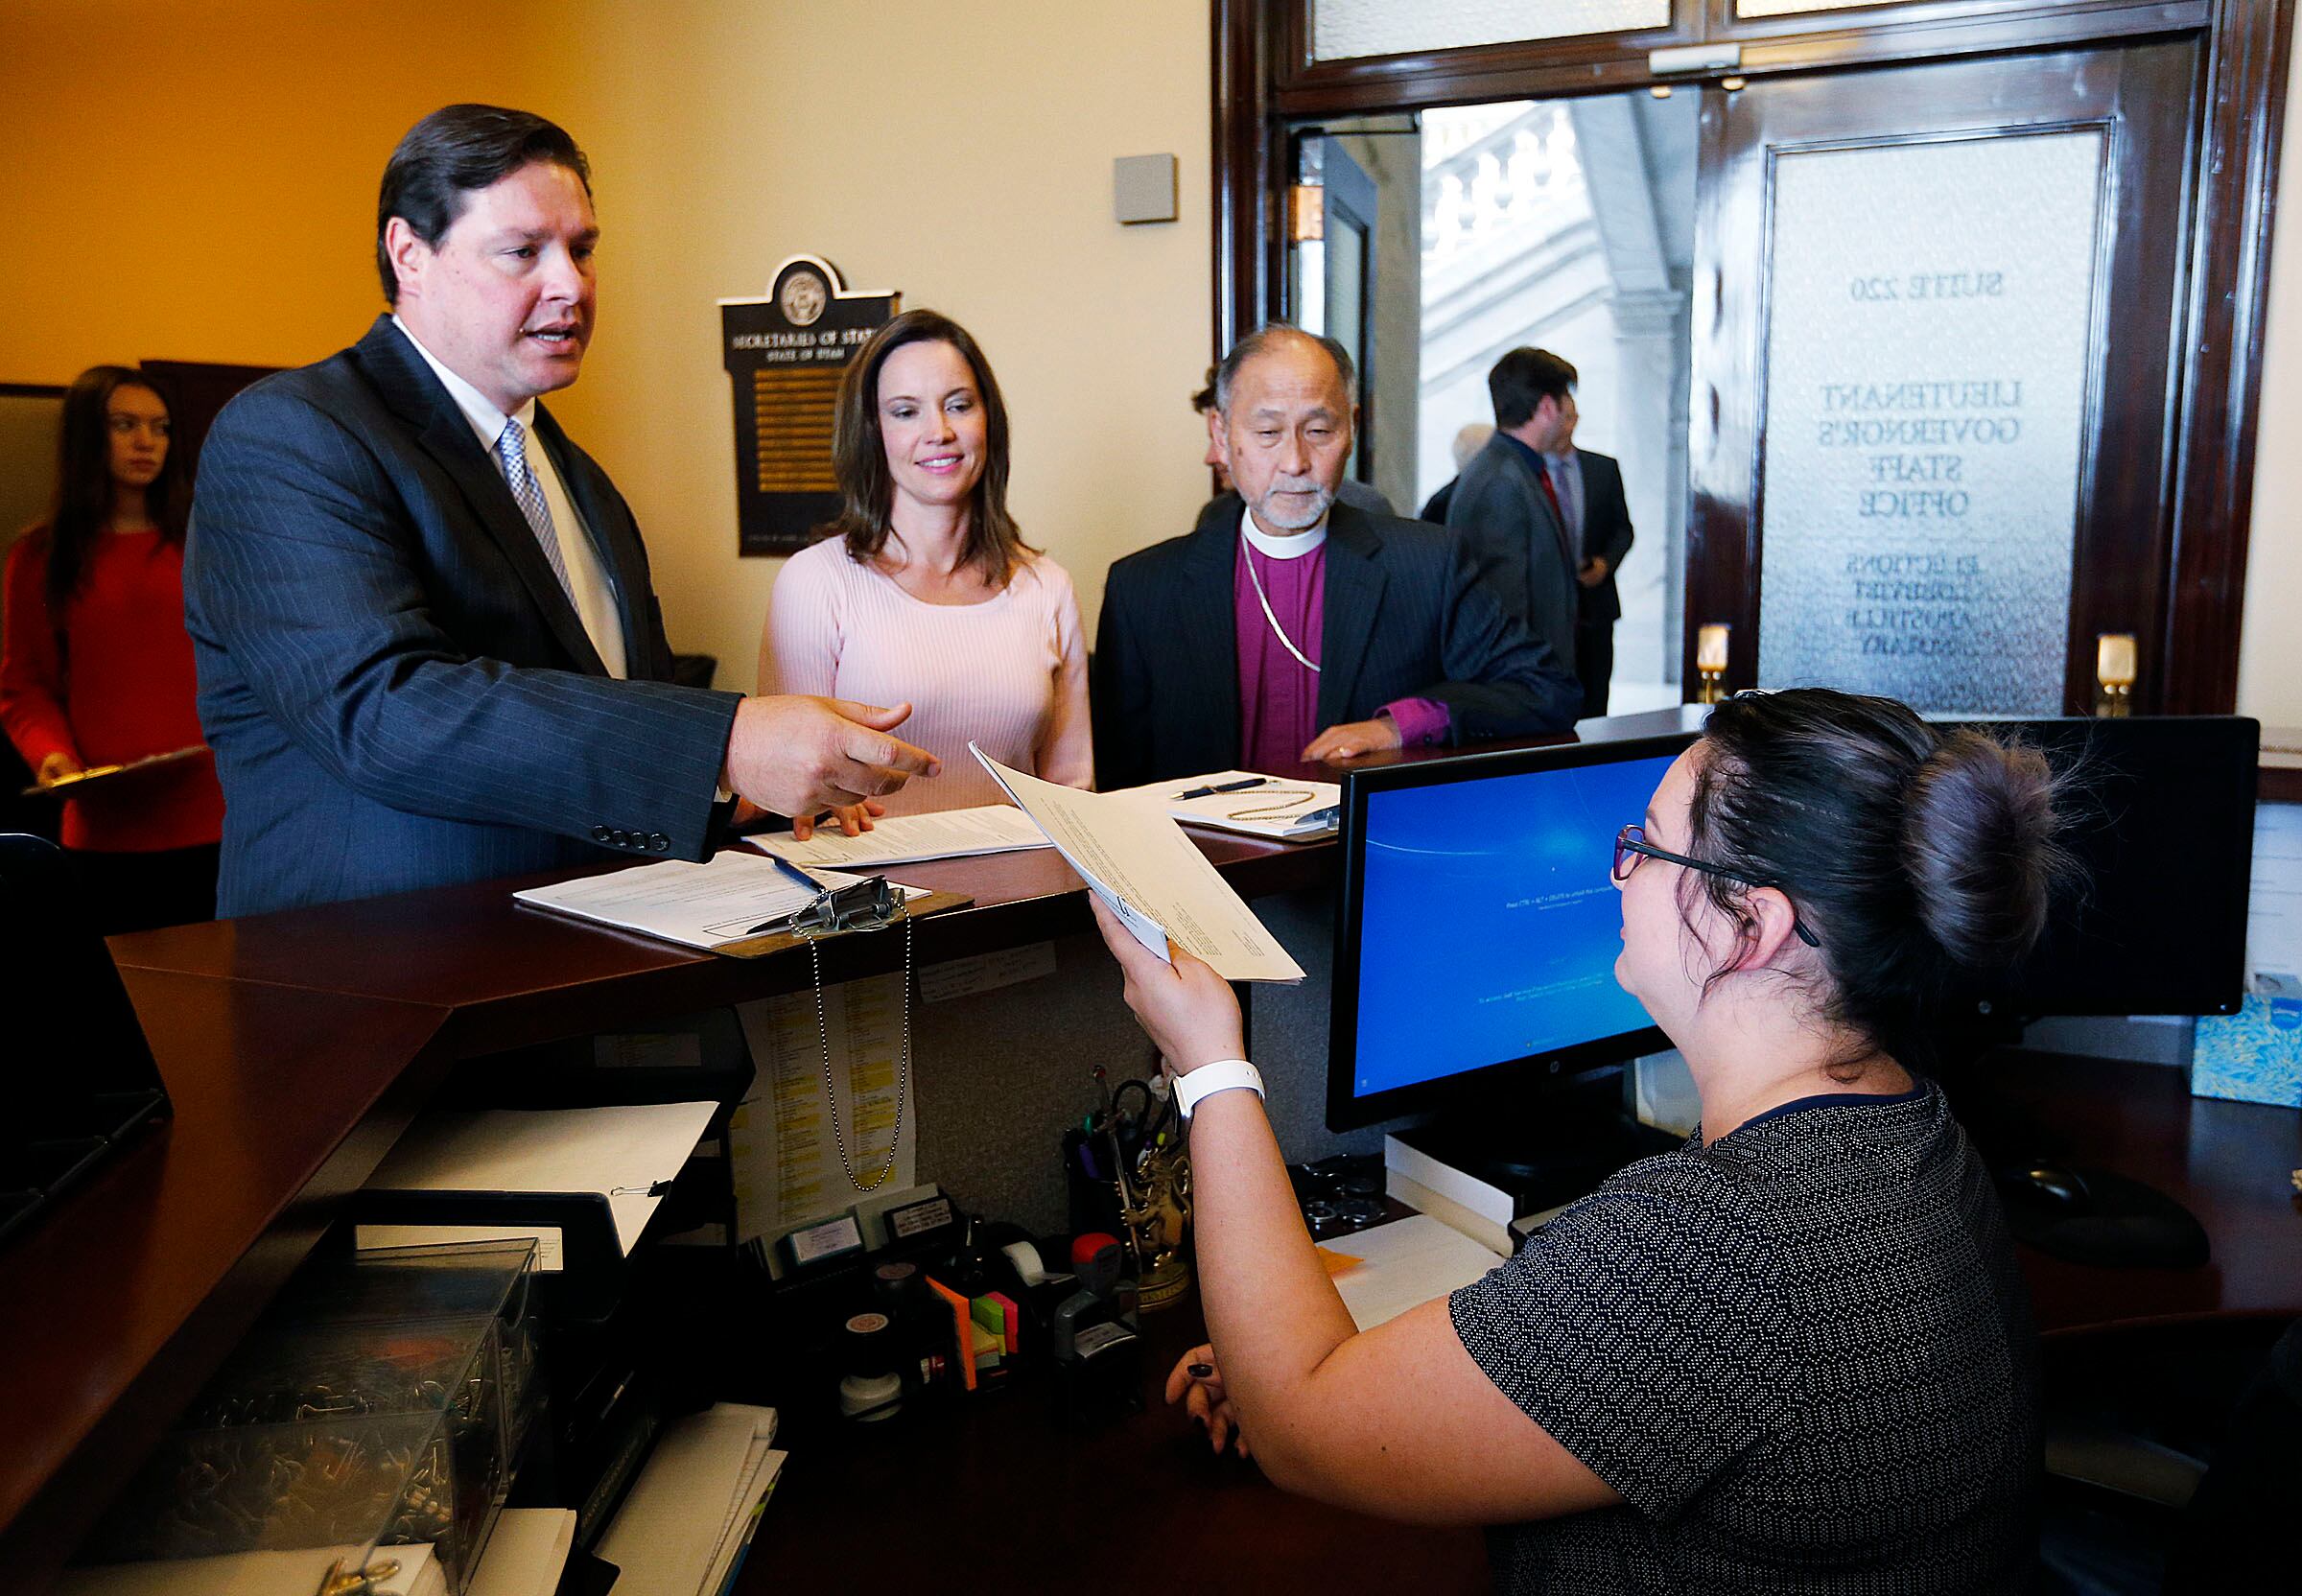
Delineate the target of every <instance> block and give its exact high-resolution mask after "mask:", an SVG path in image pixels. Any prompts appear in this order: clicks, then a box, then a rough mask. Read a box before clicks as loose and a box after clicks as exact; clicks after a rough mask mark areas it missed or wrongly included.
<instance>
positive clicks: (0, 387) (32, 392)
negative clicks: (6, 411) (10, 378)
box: [0, 383, 64, 399]
mask: <svg viewBox="0 0 2302 1596" xmlns="http://www.w3.org/2000/svg"><path fill="white" fill-rule="evenodd" d="M63 396H64V389H63V387H62V385H61V384H59V383H0V399H61V398H62V397H63Z"/></svg>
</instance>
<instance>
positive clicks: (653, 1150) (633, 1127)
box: [359, 1103, 719, 1255]
mask: <svg viewBox="0 0 2302 1596" xmlns="http://www.w3.org/2000/svg"><path fill="white" fill-rule="evenodd" d="M718 1106H719V1105H718V1104H716V1103H644V1104H635V1105H626V1106H620V1107H615V1108H599V1109H488V1110H485V1111H483V1112H481V1113H478V1114H427V1115H424V1116H423V1117H422V1118H420V1119H418V1120H417V1121H416V1122H415V1123H414V1124H412V1125H411V1126H410V1127H409V1128H408V1133H407V1134H406V1135H405V1136H403V1137H401V1138H400V1139H399V1142H398V1144H397V1145H395V1146H394V1147H393V1148H392V1150H391V1151H390V1152H389V1153H387V1154H386V1155H385V1156H384V1162H382V1163H380V1164H378V1165H377V1166H376V1172H375V1173H374V1174H373V1175H371V1176H369V1177H368V1180H367V1185H368V1189H369V1190H371V1191H486V1192H495V1191H522V1192H598V1193H599V1194H600V1195H601V1196H604V1197H605V1198H606V1199H607V1206H608V1211H609V1212H610V1213H612V1214H613V1215H614V1217H615V1223H616V1240H617V1242H618V1243H619V1244H620V1245H621V1246H622V1249H623V1251H624V1253H625V1254H626V1255H628V1254H629V1253H630V1252H631V1249H632V1246H633V1244H634V1243H635V1242H637V1241H638V1240H639V1239H640V1232H642V1231H643V1230H645V1229H646V1227H647V1220H648V1218H649V1216H650V1215H652V1214H653V1213H654V1212H655V1210H656V1208H657V1206H658V1205H660V1204H661V1203H662V1202H663V1197H662V1196H661V1194H660V1193H654V1192H653V1191H652V1188H653V1187H654V1186H655V1185H657V1184H658V1183H669V1181H670V1180H671V1179H672V1178H673V1177H675V1176H676V1175H678V1173H679V1171H680V1169H681V1167H682V1166H683V1165H685V1164H686V1163H687V1162H688V1159H689V1157H690V1155H692V1154H693V1152H694V1151H695V1143H696V1142H697V1141H698V1140H699V1139H701V1138H702V1136H703V1131H704V1127H705V1126H706V1125H709V1124H710V1123H711V1120H712V1115H713V1113H714V1112H715V1111H716V1109H717V1108H718ZM428 1228H429V1227H423V1226H378V1225H368V1226H363V1227H361V1231H362V1234H361V1237H360V1238H359V1239H360V1240H361V1242H362V1243H363V1244H364V1245H368V1246H383V1245H401V1244H404V1243H402V1242H381V1241H375V1240H373V1239H371V1238H372V1237H373V1236H375V1235H377V1234H378V1233H380V1232H402V1231H405V1232H418V1231H422V1230H425V1229H428ZM522 1233H526V1232H522ZM409 1239H411V1240H414V1241H425V1240H430V1239H432V1238H431V1237H429V1236H423V1235H413V1234H411V1236H410V1238H409Z"/></svg>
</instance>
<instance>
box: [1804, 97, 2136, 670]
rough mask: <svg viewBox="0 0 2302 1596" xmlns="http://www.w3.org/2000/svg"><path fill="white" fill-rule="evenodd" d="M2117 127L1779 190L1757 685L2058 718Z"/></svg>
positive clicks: (1923, 155) (1850, 158)
mask: <svg viewBox="0 0 2302 1596" xmlns="http://www.w3.org/2000/svg"><path fill="white" fill-rule="evenodd" d="M2101 168H2102V133H2101V132H2100V131H2099V130H2086V131H2081V132H2069V133H2042V134H2025V135H2019V136H2009V137H1999V138H1974V139H1963V140H1958V141H1954V142H1949V143H1941V144H1914V145H1899V146H1894V147H1891V148H1882V149H1870V150H1835V151H1808V152H1791V153H1784V154H1782V155H1780V156H1778V157H1777V159H1776V161H1775V164H1774V170H1773V216H1774V238H1773V279H1772V281H1771V282H1770V284H1769V286H1768V295H1767V297H1768V326H1767V415H1766V433H1765V436H1766V440H1767V441H1766V459H1765V473H1766V474H1765V477H1764V479H1763V481H1764V483H1765V487H1764V498H1763V501H1762V503H1761V505H1760V527H1761V535H1762V537H1763V540H1764V544H1763V547H1764V553H1763V556H1762V575H1761V585H1760V589H1759V600H1760V606H1761V607H1760V616H1759V659H1758V667H1759V680H1760V681H1761V682H1762V683H1763V684H1765V685H1767V686H1770V687H1789V686H1795V685H1797V684H1801V683H1821V684H1826V685H1828V686H1832V687H1842V688H1849V689H1853V690H1856V691H1860V692H1884V693H1891V694H1892V695H1893V696H1895V697H1898V698H1906V699H1909V700H1910V701H1911V702H1912V703H1914V704H1916V705H1917V706H1918V707H1920V708H1922V709H1930V710H1969V711H1983V712H1998V713H2003V714H2020V715H2052V714H2056V713H2059V711H2060V708H2061V703H2062V677H2063V663H2064V662H2063V656H2064V651H2065V648H2066V646H2067V635H2068V630H2069V612H2070V575H2071V549H2072V542H2073V539H2074V537H2075V536H2076V532H2077V516H2078V496H2079V443H2080V430H2081V427H2082V423H2083V414H2084V408H2085V398H2086V381H2087V373H2088V371H2089V370H2090V369H2091V368H2092V364H2093V363H2092V358H2091V354H2090V350H2089V341H2088V331H2089V320H2090V314H2091V305H2092V302H2093V291H2094V281H2093V272H2094V252H2095V229H2096V221H2097V218H2096V209H2097V202H2098V197H2099V193H2100V176H2101Z"/></svg>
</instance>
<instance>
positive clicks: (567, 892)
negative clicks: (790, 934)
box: [511, 848, 924, 953]
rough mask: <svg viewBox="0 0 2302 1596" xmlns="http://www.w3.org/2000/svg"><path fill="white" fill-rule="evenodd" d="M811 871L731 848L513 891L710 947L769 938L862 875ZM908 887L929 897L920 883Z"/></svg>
mask: <svg viewBox="0 0 2302 1596" xmlns="http://www.w3.org/2000/svg"><path fill="white" fill-rule="evenodd" d="M811 874H813V876H814V880H809V879H808V875H803V874H802V873H800V872H799V871H796V870H794V869H792V868H791V867H790V866H788V865H785V864H780V863H778V862H777V861H776V860H774V859H772V858H765V857H762V856H760V855H758V854H749V853H745V852H743V851H742V850H740V849H734V848H731V849H727V850H725V851H723V852H721V853H718V854H715V855H714V856H713V857H711V859H710V860H709V861H707V862H706V863H703V864H690V863H689V862H688V861H687V860H685V859H664V860H661V861H659V862H657V863H655V864H636V865H633V866H632V867H631V868H630V869H629V870H616V871H611V872H609V873H608V874H607V875H604V876H584V877H581V878H579V879H577V880H573V881H558V882H555V883H553V884H552V885H551V886H531V887H529V888H528V889H527V890H526V891H525V892H515V893H513V894H512V895H511V896H512V898H513V900H514V901H515V902H518V903H522V904H528V905H529V906H530V907H533V908H539V909H549V910H551V911H552V913H554V914H565V915H570V916H573V917H574V918H575V919H577V920H589V921H591V922H593V923H594V924H595V925H600V926H613V927H617V928H618V929H620V930H627V931H640V932H643V933H645V934H646V935H648V936H652V937H660V938H662V939H663V940H664V941H666V942H676V943H678V944H679V945H680V946H681V947H683V948H697V949H701V950H702V951H705V952H707V953H709V952H716V951H718V950H719V949H722V948H727V947H732V946H734V945H735V944H738V943H742V942H749V941H752V940H753V939H754V938H757V937H761V936H765V935H767V934H769V932H768V930H766V929H763V928H762V927H768V926H770V923H772V922H774V921H777V920H784V919H787V918H789V917H790V916H791V915H793V914H796V913H797V912H798V911H799V910H801V909H803V908H805V907H806V906H807V905H808V904H810V903H811V902H812V901H813V900H814V899H815V897H816V895H817V894H818V893H820V892H821V891H822V890H823V889H824V888H825V887H836V886H850V885H853V884H854V882H855V881H856V880H857V878H856V877H853V876H842V875H837V874H834V873H833V872H830V871H822V872H813V873H811ZM904 891H905V892H906V893H907V894H908V895H910V896H911V897H914V898H916V897H921V896H924V894H922V893H921V891H920V889H919V888H917V887H906V888H904Z"/></svg>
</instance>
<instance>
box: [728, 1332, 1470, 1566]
mask: <svg viewBox="0 0 2302 1596" xmlns="http://www.w3.org/2000/svg"><path fill="white" fill-rule="evenodd" d="M1143 1338H1144V1341H1145V1343H1146V1346H1147V1350H1146V1352H1145V1355H1144V1359H1143V1411H1142V1412H1140V1413H1135V1414H1128V1415H1125V1416H1123V1417H1120V1418H1117V1419H1115V1420H1111V1421H1109V1422H1106V1423H1104V1424H1101V1425H1098V1426H1095V1427H1092V1428H1083V1429H1076V1430H1073V1429H1067V1428H1065V1427H1063V1426H1062V1425H1060V1424H1058V1423H1056V1422H1055V1421H1054V1420H1053V1418H1052V1416H1051V1413H1050V1409H1049V1402H1050V1398H1051V1396H1053V1393H1052V1392H1051V1390H1050V1389H1049V1382H1048V1381H1047V1380H1045V1379H1041V1378H1036V1377H1035V1378H1034V1379H1033V1381H1031V1382H1030V1383H1027V1384H1024V1385H1020V1386H1016V1387H1013V1388H1010V1389H1007V1390H1003V1391H997V1392H987V1393H978V1394H976V1395H975V1396H966V1397H961V1398H958V1399H957V1400H956V1402H955V1404H954V1405H952V1406H951V1407H949V1408H946V1409H943V1410H938V1411H933V1412H930V1413H928V1414H926V1415H924V1416H920V1417H911V1416H899V1417H898V1418H897V1420H895V1423H896V1424H897V1425H899V1426H901V1427H900V1428H891V1429H889V1430H887V1431H885V1432H881V1431H880V1430H879V1429H878V1428H877V1427H876V1426H868V1425H856V1424H840V1423H837V1422H836V1421H824V1422H821V1423H817V1424H815V1425H812V1426H809V1427H795V1428H793V1429H790V1430H787V1431H786V1432H785V1433H783V1434H780V1435H779V1436H778V1437H777V1442H776V1443H777V1444H778V1445H779V1446H783V1447H785V1448H786V1449H787V1450H789V1451H790V1453H791V1458H790V1461H789V1462H788V1463H787V1464H786V1465H785V1466H784V1473H783V1477H782V1479H781V1480H780V1481H779V1482H778V1484H777V1486H776V1489H775V1498H774V1500H772V1501H771V1502H769V1503H768V1504H767V1513H766V1516H765V1517H764V1518H763V1519H762V1520H761V1523H760V1533H759V1538H758V1539H757V1540H756V1541H754V1542H753V1545H752V1549H751V1556H750V1558H749V1560H748V1561H746V1562H745V1564H744V1567H743V1573H742V1575H741V1577H740V1579H739V1581H738V1582H737V1592H738V1596H769V1593H770V1592H776V1591H788V1590H839V1589H846V1588H853V1587H857V1586H859V1585H865V1584H867V1585H869V1586H870V1587H871V1588H872V1589H875V1590H886V1591H922V1592H925V1591H947V1590H957V1589H963V1588H968V1587H971V1586H977V1585H980V1586H982V1587H985V1588H1001V1587H1004V1588H1010V1589H1019V1590H1048V1589H1054V1588H1058V1587H1059V1586H1069V1587H1071V1588H1076V1589H1078V1590H1079V1591H1081V1592H1083V1593H1086V1592H1116V1591H1119V1590H1123V1589H1129V1590H1132V1589H1140V1590H1177V1591H1186V1590H1187V1591H1206V1590H1236V1591H1256V1592H1263V1591H1301V1592H1312V1591H1316V1592H1319V1593H1320V1596H1352V1593H1357V1592H1364V1593H1366V1596H1397V1593H1399V1592H1408V1591H1412V1592H1415V1593H1417V1596H1423V1593H1425V1592H1428V1593H1434V1596H1445V1593H1449V1592H1462V1593H1463V1596H1470V1593H1472V1592H1484V1591H1488V1590H1492V1588H1493V1582H1492V1578H1491V1576H1490V1574H1489V1572H1488V1563H1487V1547H1486V1542H1485V1539H1484V1537H1482V1536H1481V1535H1480V1534H1479V1532H1477V1531H1476V1530H1462V1529H1457V1530H1435V1529H1422V1528H1415V1527H1411V1526H1407V1525H1402V1524H1385V1523H1380V1522H1378V1521H1376V1520H1373V1519H1369V1518H1364V1517H1362V1516H1360V1515H1359V1514H1353V1513H1346V1512H1344V1511H1343V1510H1341V1509H1339V1508H1330V1507H1323V1506H1321V1505H1320V1504H1319V1503H1317V1502H1311V1501H1306V1500H1304V1498H1302V1497H1299V1496H1289V1495H1287V1494H1286V1493H1284V1492H1283V1491H1281V1490H1279V1489H1278V1488H1276V1487H1275V1486H1273V1485H1272V1484H1271V1483H1270V1482H1269V1481H1268V1480H1266V1479H1264V1478H1263V1476H1262V1473H1261V1471H1260V1470H1259V1469H1257V1467H1255V1465H1254V1464H1253V1463H1251V1462H1248V1461H1246V1460H1244V1459H1241V1458H1240V1457H1238V1456H1237V1455H1236V1454H1235V1453H1233V1454H1226V1455H1225V1456H1223V1457H1220V1458H1218V1457H1216V1456H1215V1455H1214V1454H1213V1453H1211V1452H1210V1450H1209V1449H1208V1444H1207V1435H1206V1433H1205V1432H1204V1431H1202V1430H1200V1429H1198V1428H1197V1427H1195V1426H1194V1425H1192V1424H1191V1423H1190V1421H1189V1420H1186V1419H1185V1418H1184V1417H1183V1410H1182V1409H1181V1408H1170V1407H1168V1406H1166V1405H1165V1404H1164V1402H1163V1399H1162V1396H1163V1394H1162V1391H1161V1387H1162V1385H1163V1382H1164V1381H1165V1379H1166V1373H1167V1371H1168V1370H1169V1369H1170V1368H1172V1367H1173V1366H1174V1364H1175V1362H1176V1360H1177V1359H1178V1358H1180V1357H1181V1356H1182V1355H1183V1354H1184V1353H1185V1352H1186V1351H1187V1350H1189V1349H1190V1348H1191V1347H1192V1346H1194V1345H1196V1344H1197V1343H1198V1342H1201V1341H1204V1340H1205V1339H1206V1335H1205V1329H1204V1323H1203V1321H1202V1320H1201V1319H1200V1317H1199V1305H1198V1298H1197V1296H1196V1295H1195V1294H1194V1295H1193V1296H1192V1297H1190V1298H1188V1299H1186V1301H1185V1302H1183V1303H1178V1304H1177V1305H1176V1306H1174V1307H1172V1308H1170V1309H1168V1310H1166V1311H1165V1312H1163V1313H1157V1314H1149V1315H1146V1316H1145V1317H1144V1321H1143Z"/></svg>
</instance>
